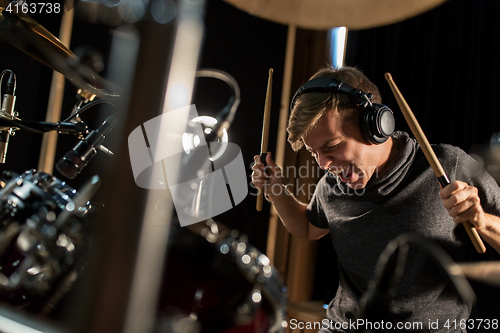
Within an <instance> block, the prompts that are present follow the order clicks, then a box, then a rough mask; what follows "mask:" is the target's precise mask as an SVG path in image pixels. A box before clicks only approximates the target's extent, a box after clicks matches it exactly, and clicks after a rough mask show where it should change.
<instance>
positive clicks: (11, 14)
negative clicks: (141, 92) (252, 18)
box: [0, 0, 120, 98]
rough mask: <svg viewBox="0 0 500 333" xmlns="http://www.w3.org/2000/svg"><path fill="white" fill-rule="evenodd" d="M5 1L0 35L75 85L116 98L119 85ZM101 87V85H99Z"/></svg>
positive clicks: (0, 6) (0, 15) (0, 7)
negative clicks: (86, 63)
mask: <svg viewBox="0 0 500 333" xmlns="http://www.w3.org/2000/svg"><path fill="white" fill-rule="evenodd" d="M9 3H10V2H9V1H7V0H0V37H1V38H3V39H4V40H5V41H7V42H8V43H10V44H11V45H13V46H14V47H16V48H18V49H19V50H21V51H22V52H24V53H26V54H27V55H29V56H31V57H32V58H34V59H35V60H37V61H39V62H40V63H42V64H44V65H46V66H48V67H50V68H52V69H53V70H55V71H57V72H59V73H61V74H63V75H64V76H65V77H66V78H67V79H68V80H69V81H70V82H71V83H72V84H73V85H74V86H75V87H77V88H80V89H82V90H85V91H86V92H87V93H86V94H87V95H88V94H91V95H96V96H97V97H100V98H106V97H107V98H118V97H120V94H119V93H117V92H116V91H118V90H119V89H118V88H117V87H116V86H114V85H113V84H111V83H110V82H108V81H107V80H105V79H103V78H102V77H100V76H99V75H98V74H97V73H96V71H95V70H94V69H92V68H90V67H89V66H86V65H84V64H82V63H81V62H80V59H79V57H78V56H76V55H75V54H74V53H73V52H72V51H71V50H69V49H68V48H67V47H66V46H65V45H64V44H63V43H62V42H61V41H60V40H59V39H58V38H56V37H55V36H54V35H52V34H51V33H50V32H49V31H48V30H47V29H45V28H44V27H43V26H42V25H40V24H39V23H38V22H36V21H35V20H33V19H32V18H31V17H30V16H29V15H27V14H24V13H22V11H20V12H16V11H17V8H18V6H11V7H12V8H13V10H11V11H6V10H5V9H6V7H7V6H8V5H9ZM103 87H104V88H103Z"/></svg>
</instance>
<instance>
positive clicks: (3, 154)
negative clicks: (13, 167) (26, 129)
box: [0, 72, 16, 163]
mask: <svg viewBox="0 0 500 333" xmlns="http://www.w3.org/2000/svg"><path fill="white" fill-rule="evenodd" d="M15 93H16V75H15V74H14V73H12V72H10V76H9V80H8V81H7V90H6V92H5V94H4V95H3V99H2V113H1V117H4V118H8V119H12V118H13V117H14V105H15V104H16V96H15ZM5 116H7V117H5ZM11 131H12V128H11V127H7V128H3V129H2V130H1V131H0V163H5V161H6V159H7V147H8V146H9V138H10V134H11Z"/></svg>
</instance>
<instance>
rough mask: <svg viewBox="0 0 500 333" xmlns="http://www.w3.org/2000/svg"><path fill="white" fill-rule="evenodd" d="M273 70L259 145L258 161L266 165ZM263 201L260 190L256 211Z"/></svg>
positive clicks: (269, 79)
mask: <svg viewBox="0 0 500 333" xmlns="http://www.w3.org/2000/svg"><path fill="white" fill-rule="evenodd" d="M273 72H274V71H273V69H272V68H270V69H269V78H268V80H267V92H266V102H265V104H264V120H263V123H262V139H261V143H260V159H261V160H262V159H263V158H264V160H262V162H263V163H264V165H265V164H266V161H265V155H264V154H265V153H267V141H268V136H269V121H270V119H271V95H272V91H273V87H272V85H273ZM263 200H264V193H263V192H262V190H261V189H258V192H257V207H256V209H257V211H259V212H260V211H261V210H262V203H263Z"/></svg>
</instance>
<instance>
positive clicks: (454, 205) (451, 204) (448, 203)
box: [440, 181, 500, 253]
mask: <svg viewBox="0 0 500 333" xmlns="http://www.w3.org/2000/svg"><path fill="white" fill-rule="evenodd" d="M440 197H441V199H442V200H443V204H444V207H445V208H446V209H447V210H448V214H450V216H451V217H453V221H454V222H455V223H462V222H465V221H470V222H471V223H472V225H473V226H474V227H475V228H476V230H477V232H478V233H479V234H480V235H481V237H482V238H483V239H484V240H485V241H486V242H487V243H488V244H490V245H491V246H492V247H493V248H494V249H495V250H497V252H498V253H500V217H497V216H494V215H491V214H488V213H485V212H484V210H483V207H482V206H481V200H480V199H479V195H478V190H477V187H474V186H470V185H468V184H467V183H464V182H462V181H454V182H452V183H451V184H449V185H447V186H446V187H445V188H443V189H442V190H441V193H440Z"/></svg>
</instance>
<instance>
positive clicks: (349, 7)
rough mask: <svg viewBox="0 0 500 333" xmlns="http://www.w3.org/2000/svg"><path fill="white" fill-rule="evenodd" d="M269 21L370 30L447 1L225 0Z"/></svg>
mask: <svg viewBox="0 0 500 333" xmlns="http://www.w3.org/2000/svg"><path fill="white" fill-rule="evenodd" d="M225 1H226V2H228V3H230V4H232V5H233V6H235V7H237V8H239V9H241V10H243V11H245V12H247V13H250V14H252V15H255V16H258V17H261V18H264V19H266V20H269V21H273V22H277V23H281V24H286V25H295V26H297V27H300V28H305V29H316V30H326V29H330V28H335V27H341V26H345V27H348V28H349V29H352V30H356V29H367V28H374V27H378V26H383V25H387V24H391V23H395V22H399V21H403V20H405V19H408V18H410V17H413V16H416V15H419V14H421V13H424V12H426V11H428V10H430V9H432V8H434V7H437V6H438V5H441V4H442V3H444V2H445V1H446V0H378V1H373V0H305V1H304V0H225Z"/></svg>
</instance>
